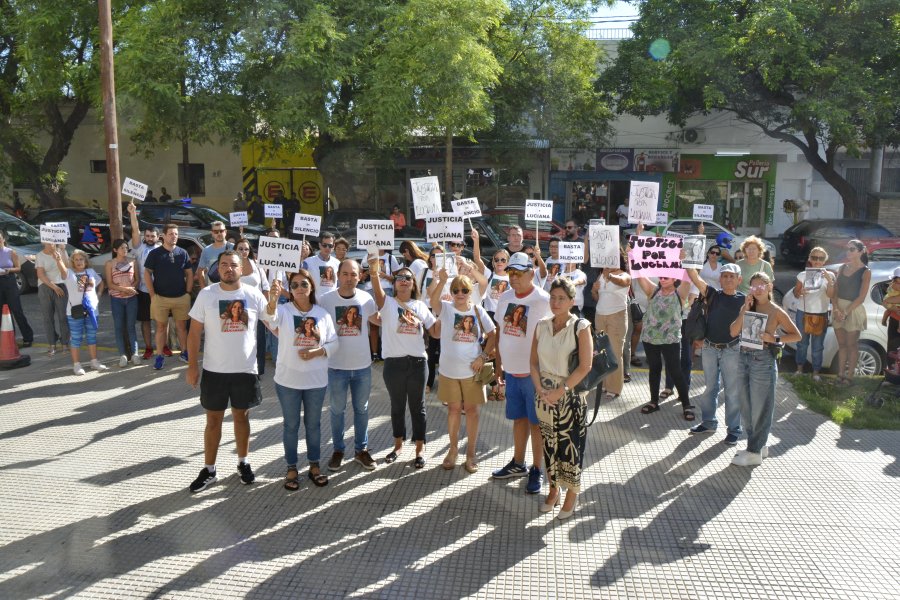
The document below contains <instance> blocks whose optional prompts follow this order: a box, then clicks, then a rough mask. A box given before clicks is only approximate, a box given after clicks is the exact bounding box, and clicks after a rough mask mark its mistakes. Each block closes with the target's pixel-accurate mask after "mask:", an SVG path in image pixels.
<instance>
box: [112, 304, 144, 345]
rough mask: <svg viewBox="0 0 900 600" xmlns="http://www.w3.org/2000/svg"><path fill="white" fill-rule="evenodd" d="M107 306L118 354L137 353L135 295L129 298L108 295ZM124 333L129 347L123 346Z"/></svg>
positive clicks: (136, 306) (136, 307)
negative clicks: (113, 328) (109, 310)
mask: <svg viewBox="0 0 900 600" xmlns="http://www.w3.org/2000/svg"><path fill="white" fill-rule="evenodd" d="M109 306H110V308H111V309H112V317H113V326H114V327H115V331H116V346H117V347H118V348H119V354H120V355H122V356H129V357H130V356H133V355H135V354H137V348H138V345H137V332H136V331H135V328H134V325H135V323H136V322H137V309H138V299H137V296H132V297H131V298H116V297H115V296H110V298H109ZM126 334H128V343H129V344H130V347H129V348H126V347H125V335H126Z"/></svg>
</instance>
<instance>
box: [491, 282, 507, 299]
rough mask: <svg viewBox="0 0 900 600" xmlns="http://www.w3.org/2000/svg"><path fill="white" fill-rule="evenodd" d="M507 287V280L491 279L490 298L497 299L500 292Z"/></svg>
mask: <svg viewBox="0 0 900 600" xmlns="http://www.w3.org/2000/svg"><path fill="white" fill-rule="evenodd" d="M508 289H509V282H508V281H504V280H503V279H491V298H492V299H494V300H497V299H499V298H500V294H502V293H503V292H505V291H506V290H508Z"/></svg>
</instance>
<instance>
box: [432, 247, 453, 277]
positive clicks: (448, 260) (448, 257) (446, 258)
mask: <svg viewBox="0 0 900 600" xmlns="http://www.w3.org/2000/svg"><path fill="white" fill-rule="evenodd" d="M434 269H435V270H436V271H440V270H441V269H446V270H447V277H456V276H457V275H458V274H459V272H458V271H457V270H456V254H454V253H453V252H436V253H435V254H434Z"/></svg>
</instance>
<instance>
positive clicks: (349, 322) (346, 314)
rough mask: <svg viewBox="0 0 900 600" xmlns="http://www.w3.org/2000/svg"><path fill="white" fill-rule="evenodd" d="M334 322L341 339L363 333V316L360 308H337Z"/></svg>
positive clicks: (335, 308)
mask: <svg viewBox="0 0 900 600" xmlns="http://www.w3.org/2000/svg"><path fill="white" fill-rule="evenodd" d="M334 322H335V323H336V324H337V334H338V336H339V337H349V336H358V335H360V333H361V331H362V315H361V314H360V313H359V307H358V306H335V307H334Z"/></svg>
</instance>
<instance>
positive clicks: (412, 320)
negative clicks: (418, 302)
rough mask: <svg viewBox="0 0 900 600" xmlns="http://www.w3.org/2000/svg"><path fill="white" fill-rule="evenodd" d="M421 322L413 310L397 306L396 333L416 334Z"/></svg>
mask: <svg viewBox="0 0 900 600" xmlns="http://www.w3.org/2000/svg"><path fill="white" fill-rule="evenodd" d="M421 323H422V322H421V321H420V320H419V317H418V315H416V313H414V312H413V311H411V310H409V309H406V308H403V307H398V308H397V333H405V334H412V335H415V334H418V333H419V325H421Z"/></svg>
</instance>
